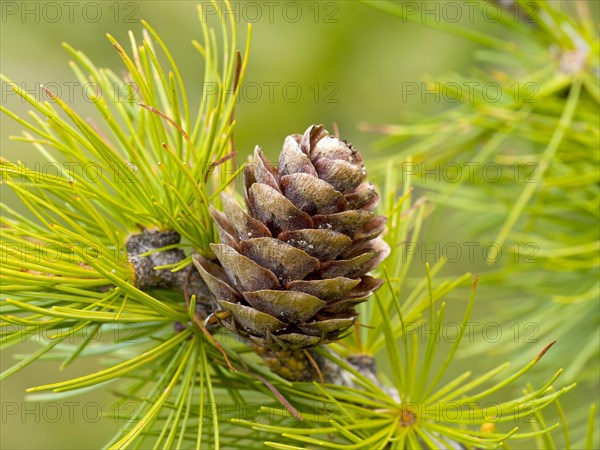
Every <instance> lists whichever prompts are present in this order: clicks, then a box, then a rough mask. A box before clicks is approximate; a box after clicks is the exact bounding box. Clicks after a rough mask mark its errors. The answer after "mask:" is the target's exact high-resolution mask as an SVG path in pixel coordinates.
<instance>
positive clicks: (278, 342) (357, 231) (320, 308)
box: [194, 125, 389, 380]
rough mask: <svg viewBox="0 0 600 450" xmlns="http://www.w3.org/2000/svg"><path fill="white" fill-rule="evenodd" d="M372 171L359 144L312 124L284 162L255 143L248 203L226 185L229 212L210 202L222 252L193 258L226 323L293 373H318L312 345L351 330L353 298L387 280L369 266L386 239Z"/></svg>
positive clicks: (296, 376) (291, 139) (286, 151)
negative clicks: (243, 203)
mask: <svg viewBox="0 0 600 450" xmlns="http://www.w3.org/2000/svg"><path fill="white" fill-rule="evenodd" d="M366 175H367V173H366V170H365V168H364V165H363V162H362V158H361V156H360V154H359V153H358V152H357V151H356V150H354V149H353V148H352V145H350V144H347V143H346V142H345V141H341V140H339V139H337V138H336V137H333V136H330V135H329V134H328V133H327V131H325V130H324V128H323V126H320V125H319V126H315V125H313V126H311V127H309V128H308V130H306V132H305V133H304V134H303V135H291V136H288V137H287V138H286V140H285V142H284V144H283V149H282V151H281V154H280V156H279V164H278V166H277V167H275V166H274V165H273V164H271V163H270V162H269V161H268V160H267V159H266V158H265V156H264V155H263V153H262V151H261V150H260V148H258V147H257V148H256V150H255V152H254V160H253V161H252V162H250V163H249V164H248V165H247V166H246V167H245V169H244V186H245V187H244V192H245V200H246V208H243V207H242V206H240V205H239V204H237V203H236V202H235V201H234V200H233V198H232V197H230V196H229V195H228V194H226V193H222V194H221V201H222V205H223V211H218V210H216V209H214V208H211V215H212V217H213V219H214V222H215V226H216V228H217V231H218V234H219V237H220V240H221V243H219V244H211V249H212V251H213V252H214V254H215V256H216V260H215V261H211V260H209V259H206V258H203V257H196V259H195V261H194V263H195V265H196V267H197V268H198V270H199V272H200V275H201V276H202V278H203V279H204V281H205V283H206V284H207V286H208V287H209V289H210V291H211V292H212V294H213V296H214V299H215V302H216V303H217V307H218V309H219V310H222V311H226V313H224V314H221V315H225V316H226V318H225V319H223V324H224V326H225V327H227V328H228V329H229V330H231V331H232V332H234V333H236V334H238V335H240V336H241V337H243V338H244V339H246V340H248V341H250V342H251V344H252V346H253V348H254V350H255V351H256V352H257V353H258V354H259V355H261V356H262V357H263V359H264V360H265V361H266V362H267V364H268V365H269V367H270V368H271V369H272V370H273V371H274V372H276V373H278V374H280V375H281V376H283V377H284V378H286V379H290V380H310V379H315V378H316V377H317V371H316V370H315V367H314V361H311V359H312V358H311V357H310V356H309V355H308V353H307V350H308V349H310V348H312V347H315V346H317V345H320V344H326V343H329V342H334V341H336V340H338V339H339V338H340V337H342V336H343V335H344V334H346V333H347V332H349V329H350V327H352V325H353V324H354V323H355V321H356V319H357V312H356V309H355V307H356V305H357V304H358V303H360V302H363V301H365V300H367V298H368V297H369V296H370V295H371V294H372V293H373V292H374V291H375V290H377V289H378V288H379V287H380V286H381V285H382V284H383V281H382V280H380V279H377V278H374V277H372V276H370V275H368V272H369V271H371V270H372V269H374V268H375V267H377V265H378V264H379V263H380V262H381V261H382V260H383V259H384V258H385V257H386V256H387V255H388V253H389V247H388V245H387V244H386V243H385V242H384V241H383V239H381V237H380V235H381V233H382V232H383V231H384V229H385V224H386V218H385V217H383V216H377V215H375V214H374V213H373V210H374V208H375V207H376V206H377V203H378V199H379V197H378V195H377V192H376V190H375V188H374V186H373V185H371V184H370V183H367V182H366V181H365V178H366Z"/></svg>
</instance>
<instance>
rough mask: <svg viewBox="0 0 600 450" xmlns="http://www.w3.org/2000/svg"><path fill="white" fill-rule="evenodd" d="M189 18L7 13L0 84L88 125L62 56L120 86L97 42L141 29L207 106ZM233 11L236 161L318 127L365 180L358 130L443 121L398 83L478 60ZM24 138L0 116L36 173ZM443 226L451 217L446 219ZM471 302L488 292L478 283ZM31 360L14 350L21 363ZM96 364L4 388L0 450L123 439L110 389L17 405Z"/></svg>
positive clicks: (373, 23) (69, 8) (136, 6)
mask: <svg viewBox="0 0 600 450" xmlns="http://www.w3.org/2000/svg"><path fill="white" fill-rule="evenodd" d="M428 3H429V4H435V3H439V4H442V3H444V2H435V1H430V2H428ZM198 4H201V5H203V6H201V7H204V8H210V6H208V4H207V3H202V2H197V1H166V0H162V1H145V2H142V1H139V2H135V1H119V2H117V1H100V2H85V1H83V2H79V1H71V2H60V1H58V2H36V1H29V2H10V1H3V2H1V7H2V19H1V20H2V24H1V28H0V30H1V31H0V33H1V35H0V42H1V44H0V49H1V58H0V65H1V68H0V71H1V72H2V73H3V74H5V75H7V76H8V77H10V78H11V79H12V80H13V81H15V82H17V83H19V84H20V85H21V86H22V87H24V88H26V89H27V90H28V91H30V93H32V94H33V95H34V96H36V97H37V98H45V97H44V93H43V92H42V90H41V89H40V85H42V84H44V85H51V86H52V87H53V88H54V90H56V89H59V90H60V92H62V93H63V96H62V97H63V99H64V98H65V96H68V102H69V104H70V105H71V107H72V108H73V109H75V110H76V111H78V112H79V113H80V115H81V116H83V117H88V116H90V117H97V116H96V110H95V108H94V105H93V104H91V103H90V102H89V101H88V100H86V97H85V92H84V91H83V88H82V87H81V86H80V85H79V84H77V82H76V78H75V76H74V75H73V73H72V72H71V71H70V69H69V66H68V61H69V59H70V58H69V55H68V53H67V52H66V51H65V50H64V49H63V48H62V47H61V43H62V42H67V43H69V44H70V45H72V46H73V47H75V48H76V49H79V50H82V51H83V52H84V53H85V54H86V55H87V56H88V57H89V58H90V59H91V60H92V61H94V62H95V63H96V65H97V66H103V67H109V68H111V69H112V70H114V71H115V72H117V73H121V72H122V71H123V65H122V63H121V60H120V58H119V57H118V55H117V53H116V51H115V50H114V48H113V46H112V45H111V44H110V43H109V41H108V40H107V39H106V37H105V33H110V34H111V35H113V36H114V37H115V38H116V39H117V40H118V41H119V42H121V43H122V44H123V45H124V46H127V44H128V39H129V38H128V31H129V30H131V31H132V32H133V33H134V34H135V35H136V36H138V37H139V36H140V33H141V25H140V23H139V21H140V20H141V19H143V20H146V21H147V22H149V23H150V24H151V25H152V26H153V27H154V28H155V29H156V30H157V31H158V32H159V34H160V35H161V37H162V38H163V39H164V41H165V42H166V44H167V45H168V47H169V48H170V50H171V52H172V54H173V56H174V58H175V60H176V61H177V62H178V65H179V68H180V70H181V72H182V75H183V78H184V80H185V81H186V86H187V89H188V94H189V96H190V98H192V99H194V100H195V101H197V99H199V98H201V96H202V92H203V84H202V63H201V58H200V56H199V54H198V52H197V51H196V50H195V49H194V48H193V47H192V45H191V43H190V42H191V40H192V39H196V40H201V30H200V26H199V20H198V13H197V5H198ZM233 5H234V6H233V12H232V17H234V18H235V20H236V21H237V22H238V24H239V34H240V44H243V41H244V37H245V34H246V26H245V22H247V21H251V22H253V40H252V48H251V53H250V63H249V66H248V70H247V74H246V79H245V85H244V86H243V87H242V95H241V99H240V102H239V105H238V106H237V110H236V118H237V126H236V134H235V141H236V148H237V150H238V152H239V153H240V156H241V157H242V158H245V157H246V156H247V155H249V154H250V153H251V152H252V150H253V148H254V146H255V145H257V144H258V145H261V146H262V147H263V149H264V150H265V152H266V153H267V155H268V156H270V157H274V156H275V155H276V154H277V152H279V150H280V149H281V145H282V143H283V139H284V138H285V136H286V135H288V134H291V133H301V132H303V131H304V130H305V129H306V128H307V127H308V126H309V125H310V124H313V123H323V124H325V125H326V127H328V128H329V129H331V128H332V127H333V124H336V125H337V127H338V129H339V130H340V135H341V137H342V138H345V139H347V140H349V141H350V142H352V143H353V144H354V145H355V146H356V147H357V148H358V149H360V150H361V152H362V153H363V156H364V158H365V160H366V162H367V169H368V161H369V158H370V156H371V155H372V154H373V143H374V142H375V141H376V140H377V139H378V137H377V136H376V135H373V134H368V133H365V132H363V131H361V130H360V128H359V126H358V125H359V124H360V123H364V122H366V123H371V124H399V123H402V122H403V121H404V120H407V119H409V118H412V117H414V116H415V115H422V116H427V115H432V114H434V113H436V112H439V111H441V110H443V109H444V108H447V107H449V106H450V105H449V104H447V103H445V102H444V101H443V100H440V101H435V100H434V101H427V102H424V101H423V99H422V98H421V96H420V95H407V92H406V89H405V88H406V86H407V84H406V83H420V82H421V81H422V80H423V79H424V77H425V76H426V75H432V76H435V75H436V74H439V73H447V72H459V73H460V72H464V69H465V67H468V66H469V65H471V63H472V54H473V51H474V50H476V49H477V46H476V44H474V43H472V42H470V41H468V40H465V39H461V38H458V37H455V36H451V35H448V34H444V33H441V32H438V31H435V30H432V29H429V28H426V27H424V26H422V25H420V24H418V23H408V22H405V21H402V20H401V19H399V18H397V17H393V16H390V15H386V14H384V13H382V12H381V11H377V10H375V9H372V8H369V7H367V6H365V5H363V4H361V3H359V2H355V1H339V2H333V1H319V2H317V1H301V2H287V1H283V2H280V1H272V2H234V3H233ZM433 8H434V7H433ZM208 10H209V9H207V11H208ZM434 14H435V13H434ZM213 19H216V17H213ZM469 19H470V18H469V17H468V15H466V14H465V15H463V16H462V17H461V19H460V20H459V23H460V22H464V24H465V26H469V27H472V28H473V29H484V28H485V27H486V26H488V25H489V24H488V23H486V21H485V20H483V19H482V17H479V16H477V15H476V16H475V17H474V20H469ZM440 20H441V19H440ZM71 83H72V84H71ZM71 87H72V89H71ZM1 92H2V104H4V105H7V106H8V107H9V108H10V109H12V110H13V111H15V112H17V113H20V114H24V113H26V111H27V110H28V109H29V108H28V105H27V104H25V103H23V102H21V101H20V99H18V97H17V96H16V95H15V94H12V93H11V92H10V89H9V86H8V85H7V83H4V82H3V83H2V91H1ZM104 94H105V95H111V94H112V93H104ZM192 103H194V102H192ZM20 131H21V127H20V126H19V125H18V124H17V123H15V122H13V121H11V120H9V119H8V118H6V117H5V116H1V131H0V135H1V140H2V141H1V148H2V156H3V157H4V158H7V159H9V160H21V161H24V162H25V163H26V164H27V165H33V164H35V163H36V162H38V161H42V159H41V157H40V156H39V155H37V154H36V153H35V152H34V151H33V149H32V147H31V146H29V145H25V144H21V143H19V142H14V141H10V140H9V136H10V135H17V134H19V133H20ZM2 195H3V200H4V201H7V202H8V203H10V204H11V205H15V206H16V205H17V203H16V202H15V201H14V198H12V197H11V196H10V194H8V193H7V192H6V191H4V190H3V191H2ZM444 214H448V215H451V214H452V211H445V212H444ZM449 236H452V237H453V238H455V239H458V238H459V236H460V230H453V229H447V228H445V227H443V226H442V227H435V228H431V229H429V230H427V232H426V233H425V235H424V239H425V241H427V242H429V243H435V242H437V241H447V240H448V238H449ZM423 262H424V261H423ZM479 264H481V262H480V261H467V260H466V259H465V260H461V261H458V262H455V263H453V264H450V265H449V266H448V273H454V274H459V273H464V272H466V271H471V272H477V271H478V265H479ZM480 289H481V290H485V289H486V286H485V283H482V285H481V287H480ZM524 301H527V299H526V298H525V299H524ZM463 308H464V301H461V302H458V306H457V309H456V310H455V311H454V310H453V304H452V302H450V305H449V309H450V318H452V317H453V315H456V316H457V317H458V316H459V315H462V311H463ZM486 311H487V310H486V305H485V303H483V302H479V303H476V312H475V315H476V316H478V317H484V316H485V315H486ZM107 338H109V336H107ZM538 345H540V346H542V344H541V343H540V344H538ZM33 348H34V347H30V346H28V345H23V346H20V347H18V348H17V350H16V352H18V353H25V352H27V351H29V350H31V349H33ZM14 354H15V352H14V351H7V352H3V353H2V356H1V357H2V361H1V362H2V368H6V367H8V366H9V365H12V364H13V362H14V360H13V357H14ZM494 362H496V363H500V362H502V361H494ZM97 364H98V362H97V361H79V362H77V363H75V364H73V366H72V367H70V368H69V369H68V370H66V371H65V372H63V373H59V372H58V364H57V363H54V362H44V361H42V362H40V363H37V364H34V365H32V366H30V367H28V368H27V369H25V370H24V371H22V372H20V373H19V374H18V375H17V376H15V377H12V378H10V379H8V380H7V381H5V382H3V383H2V384H1V385H0V389H1V391H0V394H1V403H2V419H1V422H0V427H1V428H2V432H1V433H0V436H1V437H0V447H1V448H3V449H14V448H77V449H82V448H99V447H100V446H101V445H102V443H103V442H105V441H106V440H107V438H108V437H110V436H111V435H112V434H113V433H114V432H115V431H116V430H117V429H118V427H119V425H120V422H119V420H116V419H114V416H112V417H111V414H112V413H113V412H115V413H116V411H114V410H112V409H111V405H112V404H113V403H114V398H113V397H112V396H111V394H110V390H109V389H108V388H107V389H106V390H105V391H102V390H101V391H95V392H92V393H89V394H87V395H78V396H74V397H73V398H71V399H63V400H61V401H60V402H58V403H57V402H50V403H33V404H26V403H24V398H25V396H24V390H25V389H26V388H27V387H31V386H33V385H39V384H44V383H48V382H53V381H58V380H59V379H66V378H68V377H71V376H76V375H82V374H85V373H88V372H90V371H92V370H94V369H95V368H96V367H98V365H97ZM462 364H463V363H462V362H461V363H460V364H459V365H462ZM464 365H465V366H466V365H469V366H470V367H473V369H478V368H479V367H481V368H484V367H485V368H487V367H489V366H490V365H491V364H487V363H486V361H483V360H481V358H477V359H472V360H470V361H468V360H467V361H465V362H464ZM463 368H464V366H463V367H460V368H459V369H461V370H462V369H463ZM542 369H544V367H543V365H542ZM545 369H547V370H548V369H549V370H554V369H556V367H551V368H550V367H545ZM597 395H598V393H597V391H594V392H586V391H582V390H575V391H573V392H571V393H570V394H569V395H568V397H567V398H566V400H565V405H566V407H567V408H568V405H569V404H577V403H578V402H585V403H588V402H589V401H590V398H591V396H592V397H595V398H597ZM567 410H568V409H567ZM120 412H121V413H126V412H124V411H120ZM100 413H102V414H103V415H104V416H103V417H102V418H101V417H100Z"/></svg>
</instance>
